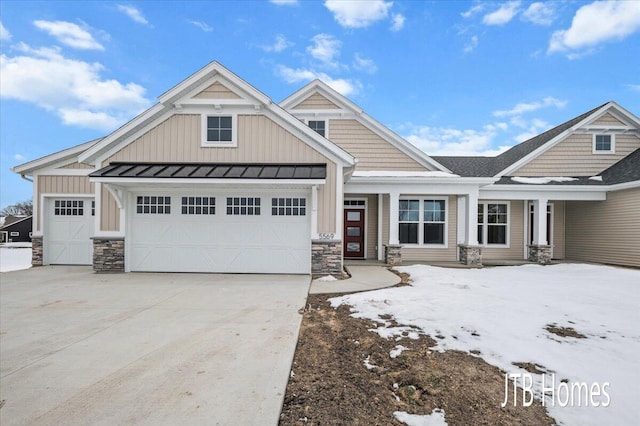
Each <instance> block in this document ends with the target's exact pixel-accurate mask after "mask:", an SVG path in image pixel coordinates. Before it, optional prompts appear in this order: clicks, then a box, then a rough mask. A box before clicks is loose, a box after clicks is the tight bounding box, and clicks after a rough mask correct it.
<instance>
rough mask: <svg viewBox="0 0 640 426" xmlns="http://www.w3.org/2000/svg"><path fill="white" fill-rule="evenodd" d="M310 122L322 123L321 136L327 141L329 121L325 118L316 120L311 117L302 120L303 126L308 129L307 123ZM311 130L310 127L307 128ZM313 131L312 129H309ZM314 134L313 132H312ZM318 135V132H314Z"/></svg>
mask: <svg viewBox="0 0 640 426" xmlns="http://www.w3.org/2000/svg"><path fill="white" fill-rule="evenodd" d="M310 121H324V136H322V135H320V136H322V137H323V138H325V139H329V120H328V119H327V118H324V117H323V118H318V117H311V118H307V119H305V120H304V124H306V125H307V127H309V122H310ZM309 128H310V129H311V127H309ZM311 130H313V129H311ZM313 131H314V132H315V130H313ZM316 133H318V132H316ZM318 134H319V133H318Z"/></svg>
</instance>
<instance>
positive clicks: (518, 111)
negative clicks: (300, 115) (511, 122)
mask: <svg viewBox="0 0 640 426" xmlns="http://www.w3.org/2000/svg"><path fill="white" fill-rule="evenodd" d="M566 104H567V101H562V100H560V99H556V98H554V97H552V96H548V97H546V98H544V99H543V100H542V101H535V102H529V103H526V102H522V103H519V104H517V105H516V106H514V107H513V108H511V109H509V110H501V111H494V112H493V115H494V116H495V117H513V116H520V115H522V114H526V113H528V112H533V111H536V110H539V109H540V108H546V107H555V108H558V109H560V108H564V106H565V105H566Z"/></svg>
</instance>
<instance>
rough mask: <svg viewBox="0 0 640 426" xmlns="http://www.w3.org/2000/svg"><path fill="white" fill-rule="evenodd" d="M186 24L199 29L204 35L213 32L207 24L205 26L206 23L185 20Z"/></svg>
mask: <svg viewBox="0 0 640 426" xmlns="http://www.w3.org/2000/svg"><path fill="white" fill-rule="evenodd" d="M187 22H188V23H190V24H191V25H193V26H195V27H198V28H200V29H201V30H202V31H204V32H205V33H210V32H211V31H213V27H212V26H210V25H209V24H207V23H206V22H202V21H192V20H190V19H187Z"/></svg>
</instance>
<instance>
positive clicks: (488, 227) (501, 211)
mask: <svg viewBox="0 0 640 426" xmlns="http://www.w3.org/2000/svg"><path fill="white" fill-rule="evenodd" d="M508 229H509V205H508V204H506V203H479V204H478V243H480V244H487V245H490V244H496V245H506V244H507V234H508Z"/></svg>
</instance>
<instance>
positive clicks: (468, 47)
mask: <svg viewBox="0 0 640 426" xmlns="http://www.w3.org/2000/svg"><path fill="white" fill-rule="evenodd" d="M476 47H478V36H475V35H474V36H471V38H470V39H469V41H468V42H467V43H466V44H465V45H464V49H463V51H464V53H471V52H473V51H474V50H475V48H476Z"/></svg>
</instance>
